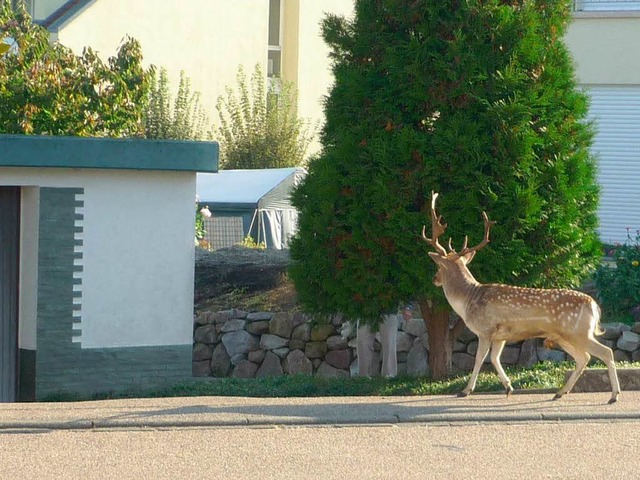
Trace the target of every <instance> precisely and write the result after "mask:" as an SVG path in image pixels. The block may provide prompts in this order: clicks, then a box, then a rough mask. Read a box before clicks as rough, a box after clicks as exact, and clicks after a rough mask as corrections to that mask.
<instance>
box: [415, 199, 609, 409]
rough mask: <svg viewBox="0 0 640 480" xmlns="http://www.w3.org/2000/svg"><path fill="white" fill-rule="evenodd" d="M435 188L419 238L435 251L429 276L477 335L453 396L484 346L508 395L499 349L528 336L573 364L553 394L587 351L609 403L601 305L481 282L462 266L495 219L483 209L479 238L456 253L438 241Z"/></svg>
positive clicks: (574, 295) (573, 294) (580, 296)
mask: <svg viewBox="0 0 640 480" xmlns="http://www.w3.org/2000/svg"><path fill="white" fill-rule="evenodd" d="M437 197H438V194H437V193H433V192H432V196H431V209H430V211H431V212H430V213H431V225H432V235H431V238H427V236H426V234H425V229H426V227H423V229H422V238H423V239H424V240H425V241H426V242H427V243H429V244H430V245H432V246H433V247H434V248H435V250H436V252H429V256H430V257H431V258H432V259H433V260H434V262H435V263H436V264H437V265H438V271H437V273H436V276H435V277H434V279H433V282H434V284H435V285H436V286H441V287H442V288H443V289H444V294H445V296H446V298H447V301H448V302H449V304H450V305H451V307H452V308H453V310H455V312H456V313H457V314H458V315H460V317H461V318H462V319H463V320H464V322H465V324H466V325H467V327H469V329H470V330H471V331H472V332H473V333H475V334H476V335H477V336H478V350H477V353H476V357H475V364H474V367H473V372H472V374H471V378H470V379H469V383H468V384H467V386H466V388H465V389H464V390H462V392H460V393H459V394H458V396H461V397H466V396H467V395H469V394H470V393H471V392H472V391H473V390H474V388H475V385H476V379H477V377H478V373H479V371H480V368H481V366H482V363H483V362H484V359H485V357H486V356H487V353H488V352H489V350H491V363H492V364H493V366H494V367H495V369H496V371H497V372H498V376H499V377H500V381H501V382H502V384H503V385H504V387H505V390H506V393H507V396H508V395H510V394H511V393H512V392H513V388H512V386H511V381H510V380H509V378H508V377H507V375H506V374H505V372H504V370H503V369H502V365H501V364H500V354H501V353H502V349H503V348H504V345H505V343H506V342H515V341H520V340H525V339H527V338H534V337H539V338H545V339H547V340H548V341H551V342H554V343H556V344H558V345H560V347H562V348H563V349H564V350H565V351H566V352H567V353H568V354H569V355H571V356H572V357H573V358H574V360H575V362H576V367H575V370H574V371H573V372H572V374H571V375H570V376H569V379H568V380H567V382H566V383H565V385H564V386H563V387H562V388H561V389H560V390H559V391H558V392H557V393H556V395H555V397H554V399H558V398H561V397H562V396H563V395H565V394H566V393H569V392H570V391H571V389H572V388H573V386H574V384H575V383H576V380H577V379H578V377H579V376H580V375H581V374H582V371H583V370H584V368H585V367H586V365H587V363H588V362H589V359H590V358H591V355H595V356H596V357H598V358H599V359H601V360H602V361H603V362H604V363H605V365H606V366H607V369H608V373H609V380H610V382H611V392H612V394H611V399H610V400H609V403H614V402H615V401H616V400H617V399H618V395H619V394H620V385H619V383H618V375H617V373H616V367H615V362H614V359H613V352H612V351H611V349H610V348H608V347H606V346H605V345H602V344H601V343H600V342H598V341H597V340H596V339H595V338H594V335H601V334H602V333H603V332H602V329H601V328H600V308H599V307H598V304H597V303H596V302H595V300H594V299H593V298H591V297H590V296H589V295H586V294H584V293H581V292H577V291H574V290H565V289H540V288H521V287H514V286H510V285H501V284H481V283H479V282H478V281H477V280H476V279H475V278H474V277H473V275H472V274H471V272H470V271H469V269H468V268H467V265H468V264H469V263H470V262H471V260H473V257H474V255H475V254H476V252H477V251H478V250H480V249H481V248H483V247H484V246H485V245H487V244H488V243H489V230H490V229H491V226H492V225H494V224H495V222H493V221H490V220H489V218H488V217H487V214H486V213H485V212H483V213H482V217H483V219H484V238H483V240H482V241H481V242H480V243H479V244H478V245H476V246H475V247H471V248H468V247H467V243H468V238H467V237H465V239H464V244H463V247H462V249H461V250H460V251H459V252H456V251H455V250H454V249H453V247H452V246H451V240H449V245H448V247H449V251H447V250H446V249H445V248H444V247H443V246H442V245H441V244H440V243H439V241H438V237H440V236H441V235H442V234H443V233H444V232H445V230H446V228H447V225H446V224H443V223H442V217H441V216H438V215H437V214H436V199H437Z"/></svg>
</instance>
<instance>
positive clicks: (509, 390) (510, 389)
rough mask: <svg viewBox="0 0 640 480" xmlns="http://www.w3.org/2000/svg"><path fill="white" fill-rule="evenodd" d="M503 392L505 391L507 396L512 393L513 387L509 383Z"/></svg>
mask: <svg viewBox="0 0 640 480" xmlns="http://www.w3.org/2000/svg"><path fill="white" fill-rule="evenodd" d="M504 393H506V394H507V398H509V397H510V396H511V394H513V387H512V386H511V385H509V386H508V387H507V389H506V390H505V392H504Z"/></svg>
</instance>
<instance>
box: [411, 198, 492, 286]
mask: <svg viewBox="0 0 640 480" xmlns="http://www.w3.org/2000/svg"><path fill="white" fill-rule="evenodd" d="M437 198H438V194H437V193H435V192H431V209H430V210H431V238H427V236H426V234H425V231H426V226H423V227H422V238H423V239H424V241H425V242H427V243H429V244H430V245H432V246H433V248H435V250H436V251H435V252H429V256H430V257H431V258H432V259H433V261H434V262H435V263H436V265H438V272H437V273H436V276H435V277H434V278H433V283H434V284H435V285H436V286H438V287H441V286H443V285H445V284H446V283H447V280H448V279H450V278H453V277H458V278H459V277H460V275H462V276H464V277H467V278H473V276H472V275H471V272H469V269H468V268H467V265H468V264H469V263H471V261H472V260H473V257H474V256H475V254H476V252H477V251H478V250H480V249H481V248H483V247H484V246H485V245H486V244H487V243H489V230H490V229H491V226H492V225H494V224H495V223H496V222H493V221H491V220H489V217H487V214H486V213H485V212H482V218H483V220H484V238H483V239H482V241H481V242H480V243H479V244H478V245H476V246H475V247H468V246H467V245H468V241H469V238H468V237H467V236H465V237H464V244H463V246H462V249H461V250H460V251H459V252H457V251H456V250H454V248H453V246H452V245H451V238H449V244H448V247H449V251H447V249H445V248H444V247H443V246H442V245H441V244H440V242H439V240H438V238H439V237H440V236H441V235H442V234H443V233H444V232H445V230H446V229H447V224H443V223H442V216H441V215H438V214H437V213H436V199H437Z"/></svg>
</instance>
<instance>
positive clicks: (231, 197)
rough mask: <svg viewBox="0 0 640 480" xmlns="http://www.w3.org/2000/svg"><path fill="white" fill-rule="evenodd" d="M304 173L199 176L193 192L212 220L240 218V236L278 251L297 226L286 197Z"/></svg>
mask: <svg viewBox="0 0 640 480" xmlns="http://www.w3.org/2000/svg"><path fill="white" fill-rule="evenodd" d="M306 173H307V172H306V171H305V170H304V169H303V168H299V167H297V168H296V167H294V168H271V169H260V170H221V171H220V172H218V173H199V174H198V177H197V185H196V192H197V194H198V198H199V202H200V204H201V205H207V206H208V207H209V209H210V210H211V212H212V213H213V216H214V217H217V216H221V217H230V216H234V215H235V216H236V217H237V216H241V217H243V219H244V221H243V224H244V227H243V230H244V231H243V236H246V235H251V236H252V237H253V238H254V240H255V241H256V242H258V243H260V242H264V243H265V244H266V246H267V248H276V249H282V248H287V247H288V244H289V238H290V237H291V235H293V233H295V230H296V228H297V223H298V212H297V211H296V209H295V208H294V207H293V205H291V201H290V195H291V192H292V190H293V188H294V187H295V186H296V185H298V184H299V183H300V182H301V181H302V179H303V178H304V176H305V175H306Z"/></svg>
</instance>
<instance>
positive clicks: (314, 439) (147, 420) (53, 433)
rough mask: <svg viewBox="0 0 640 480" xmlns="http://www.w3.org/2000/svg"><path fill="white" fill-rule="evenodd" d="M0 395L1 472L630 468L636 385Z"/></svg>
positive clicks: (604, 471) (636, 455) (442, 472)
mask: <svg viewBox="0 0 640 480" xmlns="http://www.w3.org/2000/svg"><path fill="white" fill-rule="evenodd" d="M550 398H551V395H550V394H548V393H545V394H539V395H530V394H527V395H514V396H513V397H512V398H511V399H509V400H507V399H505V398H504V397H502V396H497V395H476V396H471V397H469V398H466V399H459V398H455V397H357V398H353V397H351V398H347V397H327V398H320V399H319V398H305V399H250V398H243V397H236V398H234V397H196V398H179V399H175V398H173V399H147V400H114V401H100V402H81V403H60V404H58V403H54V404H44V403H35V404H0V478H2V479H5V478H6V479H23V478H24V479H33V478H39V479H67V478H68V479H112V478H113V479H119V480H122V479H129V478H131V479H134V478H135V479H146V478H150V479H151V478H153V479H165V478H166V479H176V478H179V479H192V478H193V479H200V478H207V479H234V480H235V479H245V478H246V479H293V478H296V479H325V480H327V479H340V480H344V479H345V478H349V479H365V480H366V479H396V478H398V479H440V478H442V479H445V478H446V479H456V478H465V479H485V478H487V479H489V478H490V479H503V478H504V479H511V478H513V479H539V478H559V479H569V478H575V479H617V478H620V479H623V478H624V479H632V478H639V476H640V474H639V472H640V408H639V407H640V392H623V395H622V396H621V398H620V401H619V402H618V403H617V404H614V405H607V404H606V401H607V400H608V398H609V395H608V393H593V394H571V395H569V396H567V397H565V398H563V399H562V400H560V401H551V400H550Z"/></svg>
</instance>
